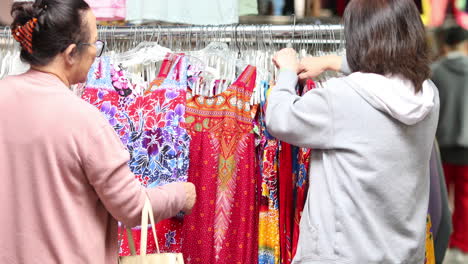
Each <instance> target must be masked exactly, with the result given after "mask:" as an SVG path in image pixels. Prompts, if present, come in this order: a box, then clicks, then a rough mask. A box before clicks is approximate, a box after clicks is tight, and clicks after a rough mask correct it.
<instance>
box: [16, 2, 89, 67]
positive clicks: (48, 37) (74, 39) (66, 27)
mask: <svg viewBox="0 0 468 264" xmlns="http://www.w3.org/2000/svg"><path fill="white" fill-rule="evenodd" d="M88 9H89V5H88V4H87V3H86V2H85V1H84V0H36V1H35V2H16V3H14V4H13V7H12V9H11V15H12V16H13V23H12V24H11V28H12V29H14V28H16V27H17V26H23V25H24V24H26V23H27V22H28V21H29V20H31V19H32V18H37V20H38V23H37V26H36V27H35V28H34V31H33V34H32V51H33V52H32V53H29V52H28V51H27V50H26V49H24V48H23V49H22V50H21V59H22V60H23V61H25V62H28V63H30V64H31V65H37V66H44V65H47V64H49V63H50V62H51V61H52V59H53V58H54V57H55V56H56V55H57V54H59V53H61V52H63V51H64V50H65V49H66V48H67V47H68V46H69V45H70V44H72V43H80V42H88V41H89V38H90V35H89V34H90V32H88V29H87V27H86V24H85V23H86V22H85V21H84V19H83V14H84V11H85V10H88Z"/></svg>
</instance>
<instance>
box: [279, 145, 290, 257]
mask: <svg viewBox="0 0 468 264" xmlns="http://www.w3.org/2000/svg"><path fill="white" fill-rule="evenodd" d="M292 162H293V160H292V149H291V145H289V144H288V143H285V142H281V151H280V154H279V166H280V171H279V192H280V195H279V205H280V206H279V208H280V209H279V211H280V221H279V222H280V223H279V224H280V245H281V263H282V264H290V263H291V262H292V258H293V255H292V225H293V222H294V207H293V203H292V197H293V167H292Z"/></svg>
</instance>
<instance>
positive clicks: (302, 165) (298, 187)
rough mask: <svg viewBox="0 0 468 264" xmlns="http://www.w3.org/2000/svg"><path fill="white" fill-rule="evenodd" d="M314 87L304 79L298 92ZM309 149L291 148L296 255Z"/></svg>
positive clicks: (307, 181)
mask: <svg viewBox="0 0 468 264" xmlns="http://www.w3.org/2000/svg"><path fill="white" fill-rule="evenodd" d="M314 88H316V85H315V82H314V81H313V80H311V79H308V80H307V81H306V85H305V86H304V87H303V90H302V92H300V91H299V92H300V94H302V95H304V94H305V93H307V92H308V91H310V90H312V89H314ZM310 154H311V150H310V149H306V148H298V147H294V148H293V177H294V178H293V179H294V180H293V186H294V189H293V198H294V199H293V206H294V222H293V228H292V243H291V244H292V245H291V247H292V249H291V251H292V255H293V256H294V255H296V250H297V244H298V242H299V229H300V228H299V223H300V222H301V216H302V211H304V206H305V202H306V199H307V192H308V191H309V164H310Z"/></svg>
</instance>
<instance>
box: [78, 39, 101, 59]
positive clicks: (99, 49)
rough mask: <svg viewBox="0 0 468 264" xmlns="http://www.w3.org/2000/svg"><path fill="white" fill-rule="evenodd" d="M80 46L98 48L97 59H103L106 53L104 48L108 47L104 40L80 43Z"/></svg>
mask: <svg viewBox="0 0 468 264" xmlns="http://www.w3.org/2000/svg"><path fill="white" fill-rule="evenodd" d="M78 45H89V46H91V45H94V46H96V57H101V55H102V53H104V47H105V46H106V43H105V42H104V41H102V40H97V41H96V42H95V43H78Z"/></svg>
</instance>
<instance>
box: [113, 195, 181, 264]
mask: <svg viewBox="0 0 468 264" xmlns="http://www.w3.org/2000/svg"><path fill="white" fill-rule="evenodd" d="M148 216H149V220H150V221H151V230H152V231H153V236H154V242H155V243H156V248H157V251H158V253H156V254H149V255H147V254H146V242H147V241H148ZM127 237H128V244H129V247H130V251H131V253H132V256H127V257H120V259H119V263H120V264H184V258H183V257H182V253H160V252H159V244H158V238H157V236H156V225H155V223H154V215H153V209H152V207H151V202H150V200H149V199H148V197H146V200H145V205H144V206H143V212H142V215H141V240H140V254H141V255H137V254H136V250H135V241H134V240H133V235H132V231H131V230H130V228H127Z"/></svg>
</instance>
